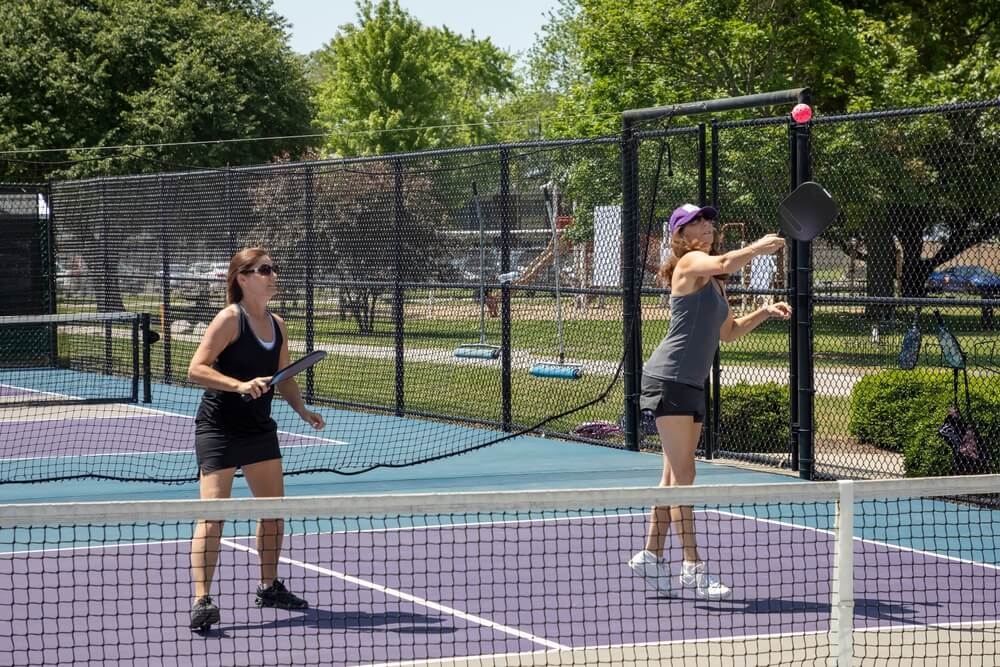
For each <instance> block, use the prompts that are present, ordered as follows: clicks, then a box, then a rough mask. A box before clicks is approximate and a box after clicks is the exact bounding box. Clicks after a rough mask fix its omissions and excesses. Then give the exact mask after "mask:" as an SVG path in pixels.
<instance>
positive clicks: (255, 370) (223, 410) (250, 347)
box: [195, 306, 282, 434]
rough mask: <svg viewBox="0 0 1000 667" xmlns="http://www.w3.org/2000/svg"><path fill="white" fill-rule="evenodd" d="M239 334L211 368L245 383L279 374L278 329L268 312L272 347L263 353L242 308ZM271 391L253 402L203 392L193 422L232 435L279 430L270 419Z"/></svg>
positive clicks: (214, 391) (213, 391) (229, 394)
mask: <svg viewBox="0 0 1000 667" xmlns="http://www.w3.org/2000/svg"><path fill="white" fill-rule="evenodd" d="M236 310H237V312H238V313H239V327H240V332H239V335H238V336H237V338H236V340H234V341H233V342H232V343H230V344H229V345H228V346H226V349H224V350H223V351H222V352H221V353H220V354H219V358H218V359H217V360H216V361H215V363H214V364H213V365H212V368H214V369H215V370H217V371H219V372H220V373H222V374H223V375H228V376H229V377H231V378H236V379H237V380H240V381H246V380H250V379H253V378H255V377H266V376H268V375H274V373H275V372H276V371H277V370H278V355H279V354H280V352H281V343H282V338H281V327H279V326H278V322H277V321H276V320H275V319H274V315H271V313H270V312H268V314H267V315H268V317H270V318H271V323H272V324H273V326H274V345H272V346H271V349H270V350H268V349H266V348H265V347H264V346H263V345H261V344H260V342H259V341H258V340H257V336H256V335H254V332H253V329H251V328H250V322H249V320H248V319H247V316H246V313H245V312H244V311H243V307H242V306H237V308H236ZM273 398H274V390H273V389H272V390H271V391H269V392H267V393H266V394H264V395H263V396H261V397H260V398H258V399H256V400H253V401H244V400H243V397H242V396H241V395H240V394H238V393H236V392H231V391H219V390H217V389H206V390H205V394H204V395H203V396H202V398H201V405H200V406H198V415H197V417H196V418H195V422H196V424H197V425H199V426H208V427H215V428H220V429H222V430H225V431H229V432H232V433H245V434H254V433H268V432H272V431H276V430H278V426H277V424H276V423H275V422H274V420H273V419H271V401H272V399H273Z"/></svg>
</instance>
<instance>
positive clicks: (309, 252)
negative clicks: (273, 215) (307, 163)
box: [305, 167, 316, 403]
mask: <svg viewBox="0 0 1000 667" xmlns="http://www.w3.org/2000/svg"><path fill="white" fill-rule="evenodd" d="M315 181H316V174H315V171H314V170H313V168H312V167H306V200H305V209H306V210H305V225H306V230H305V231H306V234H305V242H306V247H305V251H306V252H305V255H306V256H305V259H306V267H305V269H306V271H305V283H306V284H305V290H306V293H305V304H306V352H307V353H308V352H312V351H313V349H314V347H315V344H316V313H315V305H316V300H315V292H316V284H315V283H316V182H315ZM315 380H316V373H315V369H314V368H310V369H308V370H307V371H306V395H305V399H306V401H307V402H309V403H312V402H313V400H314V397H315V395H316V383H315Z"/></svg>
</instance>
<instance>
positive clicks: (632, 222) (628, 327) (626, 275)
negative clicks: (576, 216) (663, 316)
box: [621, 118, 642, 451]
mask: <svg viewBox="0 0 1000 667" xmlns="http://www.w3.org/2000/svg"><path fill="white" fill-rule="evenodd" d="M621 154H622V257H621V262H622V263H621V267H622V274H621V276H622V323H623V324H622V337H623V342H624V348H625V355H624V362H623V368H622V376H623V380H624V389H625V405H624V410H625V419H624V427H625V428H624V431H625V446H626V447H627V448H628V449H630V450H632V451H639V439H640V434H639V423H640V422H639V383H640V381H641V379H642V332H641V328H640V327H641V326H642V325H641V321H640V319H641V318H640V312H641V306H642V304H641V303H640V295H641V294H642V285H641V283H639V284H637V283H638V282H639V281H638V279H637V275H638V271H637V267H638V254H639V253H638V245H639V234H638V231H639V184H638V171H639V142H638V139H637V138H636V136H635V129H634V128H633V126H632V121H631V120H629V119H628V118H624V119H623V120H622V138H621Z"/></svg>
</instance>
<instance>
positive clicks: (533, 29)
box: [273, 0, 558, 54]
mask: <svg viewBox="0 0 1000 667" xmlns="http://www.w3.org/2000/svg"><path fill="white" fill-rule="evenodd" d="M273 2H274V11H275V12H277V13H278V14H280V15H282V16H284V17H285V18H286V19H287V20H288V21H289V22H290V23H291V24H292V27H291V35H292V37H291V42H290V43H291V47H292V50H293V51H295V52H297V53H302V54H307V53H310V52H312V51H315V50H316V49H319V48H321V47H322V46H323V45H324V44H326V43H327V42H328V41H330V40H331V39H332V38H333V36H334V34H335V33H336V32H337V28H338V27H339V26H341V25H343V24H345V23H354V22H355V20H356V19H357V7H356V5H355V2H354V0H273ZM557 5H558V0H499V1H495V0H489V1H488V0H399V6H400V7H402V8H403V9H404V10H406V11H407V12H408V13H409V14H411V15H412V16H414V17H415V18H416V19H417V20H419V21H420V22H421V23H423V24H424V25H428V26H447V27H448V28H449V29H450V30H452V31H453V32H457V33H459V34H462V35H465V36H470V35H471V34H472V33H473V31H475V34H476V37H479V38H484V37H489V38H490V39H491V41H492V42H493V43H494V44H495V45H496V46H498V47H500V48H501V49H506V50H507V51H510V52H511V53H518V52H520V53H522V54H523V52H525V51H527V50H528V49H529V48H531V46H532V44H534V42H535V34H536V33H540V32H541V30H542V26H543V25H544V24H545V23H546V20H547V18H546V17H547V15H548V13H549V11H550V10H552V9H555V7H556V6H557Z"/></svg>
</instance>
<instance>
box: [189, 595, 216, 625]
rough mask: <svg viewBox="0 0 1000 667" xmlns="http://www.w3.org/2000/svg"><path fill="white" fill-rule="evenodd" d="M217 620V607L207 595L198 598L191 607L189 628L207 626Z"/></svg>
mask: <svg viewBox="0 0 1000 667" xmlns="http://www.w3.org/2000/svg"><path fill="white" fill-rule="evenodd" d="M218 622H219V608H218V607H216V606H215V603H214V602H212V598H211V597H210V596H208V595H203V596H201V597H200V598H198V601H197V602H195V603H194V606H193V607H191V629H192V630H200V629H201V628H208V627H211V626H212V625H213V624H215V623H218Z"/></svg>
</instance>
